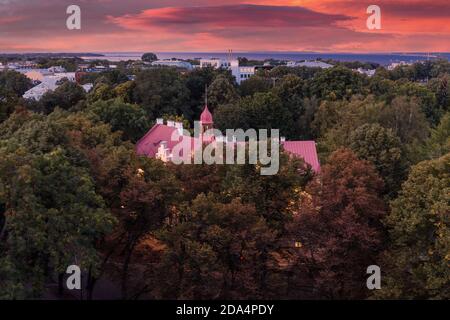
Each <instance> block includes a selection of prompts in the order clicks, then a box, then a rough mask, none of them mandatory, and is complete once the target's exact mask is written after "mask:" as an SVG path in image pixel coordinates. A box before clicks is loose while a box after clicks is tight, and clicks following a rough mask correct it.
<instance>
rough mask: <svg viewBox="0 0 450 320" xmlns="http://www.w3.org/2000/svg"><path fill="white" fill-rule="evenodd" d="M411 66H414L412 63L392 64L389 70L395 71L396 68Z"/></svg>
mask: <svg viewBox="0 0 450 320" xmlns="http://www.w3.org/2000/svg"><path fill="white" fill-rule="evenodd" d="M410 65H412V63H409V62H405V61H400V62H392V63H391V64H390V65H389V66H388V67H387V68H388V70H394V69H395V68H397V67H400V66H410Z"/></svg>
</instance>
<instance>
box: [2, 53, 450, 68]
mask: <svg viewBox="0 0 450 320" xmlns="http://www.w3.org/2000/svg"><path fill="white" fill-rule="evenodd" d="M145 52H148V51H112V52H108V51H101V52H100V51H87V52H56V51H55V52H52V51H49V52H14V53H13V52H5V53H0V55H32V54H55V55H57V54H65V55H71V54H73V55H74V56H78V57H80V58H82V59H85V60H97V59H99V60H107V61H111V62H119V61H127V60H140V58H141V57H142V55H143V54H144V53H145ZM154 53H155V54H156V55H157V56H158V58H159V59H172V58H175V59H182V60H189V59H208V58H223V59H226V58H227V57H228V56H229V53H228V52H218V51H203V52H201V51H191V52H183V51H180V52H175V51H154ZM93 55H98V56H93ZM232 56H233V58H237V57H245V58H247V59H249V60H258V61H264V60H269V59H274V60H283V61H290V60H294V61H295V60H316V59H332V60H336V61H343V62H350V61H360V62H372V63H378V64H381V65H388V64H390V63H393V62H400V61H404V62H408V63H413V62H419V61H424V60H427V59H439V58H440V59H447V60H450V53H449V52H389V53H383V52H373V53H357V52H313V51H233V52H232Z"/></svg>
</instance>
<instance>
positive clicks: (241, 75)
mask: <svg viewBox="0 0 450 320" xmlns="http://www.w3.org/2000/svg"><path fill="white" fill-rule="evenodd" d="M208 67H209V68H214V69H225V70H230V71H231V74H232V75H233V77H235V78H236V82H237V83H238V84H241V82H242V81H245V80H247V79H249V78H250V77H252V76H254V75H255V73H256V68H257V67H256V66H239V60H237V59H231V58H230V59H228V60H225V59H219V58H213V59H200V68H208Z"/></svg>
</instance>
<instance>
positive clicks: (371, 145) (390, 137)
mask: <svg viewBox="0 0 450 320" xmlns="http://www.w3.org/2000/svg"><path fill="white" fill-rule="evenodd" d="M349 146H350V148H351V149H352V150H353V152H355V153H356V155H357V156H358V157H359V158H360V159H365V160H368V161H370V162H371V163H373V164H374V165H375V168H376V169H377V171H378V173H379V174H380V176H381V177H382V178H383V179H384V182H385V186H386V192H387V193H391V194H395V192H396V190H397V189H398V188H399V187H400V183H401V182H402V181H403V178H404V175H405V170H406V165H407V164H406V163H405V161H404V157H403V156H402V145H401V142H400V139H399V138H398V137H396V136H395V135H394V134H393V132H392V130H391V129H385V128H383V127H382V126H380V125H379V124H364V125H362V126H361V127H359V128H357V129H356V130H355V131H353V132H352V134H351V135H350V140H349Z"/></svg>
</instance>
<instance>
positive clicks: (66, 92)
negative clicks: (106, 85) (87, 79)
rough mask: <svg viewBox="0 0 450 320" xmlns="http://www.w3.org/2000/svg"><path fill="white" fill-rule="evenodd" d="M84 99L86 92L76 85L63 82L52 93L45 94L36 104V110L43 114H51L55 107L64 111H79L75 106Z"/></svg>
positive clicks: (77, 106)
mask: <svg viewBox="0 0 450 320" xmlns="http://www.w3.org/2000/svg"><path fill="white" fill-rule="evenodd" d="M85 99H86V92H85V91H84V89H83V88H82V87H81V86H79V85H78V84H76V83H74V82H70V81H66V82H64V83H63V84H62V85H60V86H59V87H58V88H56V89H55V90H54V91H50V92H47V93H45V94H44V95H43V96H42V98H41V100H40V101H39V104H38V110H37V111H40V112H43V113H45V114H49V113H51V112H53V110H54V109H55V108H56V107H59V108H61V109H64V110H69V109H71V108H75V109H79V108H80V106H79V105H77V104H79V103H82V102H83V101H84V100H85Z"/></svg>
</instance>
